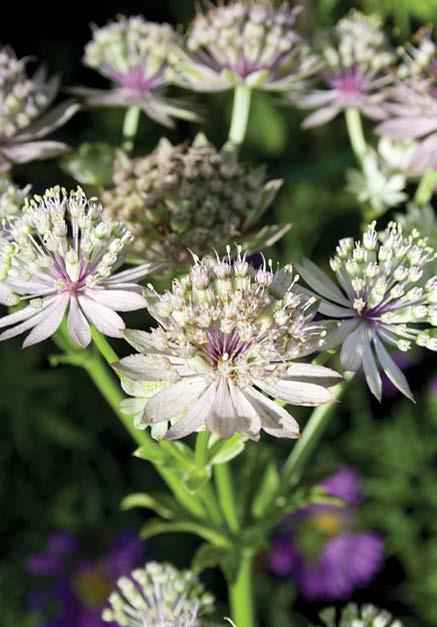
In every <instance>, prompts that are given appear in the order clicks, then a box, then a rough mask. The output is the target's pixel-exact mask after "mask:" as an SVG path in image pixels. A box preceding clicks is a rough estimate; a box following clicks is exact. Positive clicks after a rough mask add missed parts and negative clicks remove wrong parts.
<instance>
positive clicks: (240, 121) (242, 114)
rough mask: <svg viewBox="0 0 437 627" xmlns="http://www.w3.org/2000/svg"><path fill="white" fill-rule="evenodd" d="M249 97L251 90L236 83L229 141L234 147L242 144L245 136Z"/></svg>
mask: <svg viewBox="0 0 437 627" xmlns="http://www.w3.org/2000/svg"><path fill="white" fill-rule="evenodd" d="M251 98H252V90H251V88H250V87H247V85H238V87H236V88H235V91H234V104H233V106H232V118H231V127H230V130H229V141H230V142H231V144H233V146H234V147H235V148H236V149H239V148H240V147H241V146H242V144H243V142H244V138H245V137H246V130H247V124H248V121H249V113H250V102H251Z"/></svg>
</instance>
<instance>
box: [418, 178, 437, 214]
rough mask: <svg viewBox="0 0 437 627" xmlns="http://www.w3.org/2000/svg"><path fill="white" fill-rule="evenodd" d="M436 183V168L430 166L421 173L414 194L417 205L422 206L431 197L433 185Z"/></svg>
mask: <svg viewBox="0 0 437 627" xmlns="http://www.w3.org/2000/svg"><path fill="white" fill-rule="evenodd" d="M436 184H437V170H434V168H430V169H429V170H427V171H426V172H425V174H424V175H423V177H422V179H421V181H420V183H419V186H418V188H417V190H416V194H415V196H414V203H415V204H416V205H417V206H418V207H423V206H424V205H426V204H427V203H429V201H430V200H431V198H432V195H433V193H434V186H435V185H436Z"/></svg>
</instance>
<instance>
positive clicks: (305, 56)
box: [174, 0, 316, 91]
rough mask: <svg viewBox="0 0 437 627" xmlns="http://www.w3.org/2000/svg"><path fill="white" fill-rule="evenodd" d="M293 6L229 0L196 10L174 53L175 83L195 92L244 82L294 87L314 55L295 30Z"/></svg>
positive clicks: (308, 72) (274, 87)
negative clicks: (182, 43) (183, 46)
mask: <svg viewBox="0 0 437 627" xmlns="http://www.w3.org/2000/svg"><path fill="white" fill-rule="evenodd" d="M298 11H299V9H298V8H293V9H291V8H290V7H289V5H288V3H284V4H283V5H282V6H280V7H278V8H276V7H275V6H274V3H273V2H272V0H262V1H261V2H260V1H254V0H249V1H247V2H239V1H236V0H234V1H232V2H230V3H229V4H227V5H222V4H221V5H220V6H218V7H215V6H211V7H210V8H209V7H208V10H207V11H206V12H205V13H203V12H202V11H200V12H199V13H198V14H197V15H196V17H195V19H194V21H193V23H192V25H191V28H190V30H189V32H188V35H187V40H186V50H180V51H179V53H176V54H175V61H174V66H175V67H174V69H175V73H176V77H175V80H176V82H179V83H181V84H182V85H184V86H186V87H188V88H190V89H194V90H197V91H222V90H225V89H229V88H231V87H235V86H236V85H239V84H245V85H247V86H248V87H253V88H257V89H267V90H273V91H289V90H298V89H300V88H302V87H303V86H304V85H305V79H306V78H307V77H308V76H309V75H311V74H312V73H313V71H314V70H315V65H316V59H315V57H314V56H313V55H312V54H311V53H310V49H309V46H308V45H307V44H306V43H305V42H304V40H303V39H302V37H301V36H300V35H298V33H297V32H296V30H295V27H296V15H297V13H298Z"/></svg>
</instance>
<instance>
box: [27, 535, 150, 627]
mask: <svg viewBox="0 0 437 627" xmlns="http://www.w3.org/2000/svg"><path fill="white" fill-rule="evenodd" d="M143 559H144V548H143V545H142V542H141V541H140V540H138V538H137V537H136V536H135V535H134V534H132V533H131V532H129V531H125V532H123V533H121V534H120V535H119V536H118V537H116V538H115V540H114V542H113V543H112V544H111V545H110V546H109V547H108V549H107V550H106V551H105V552H104V553H103V555H101V557H100V558H98V559H96V560H89V559H83V558H82V556H81V554H80V552H79V543H78V541H77V539H76V538H75V537H74V536H71V535H70V534H66V533H64V532H56V533H54V534H52V535H51V536H50V537H49V539H48V543H47V548H46V549H45V550H44V551H42V552H41V553H38V554H35V555H31V556H30V558H29V560H28V568H29V570H30V572H31V573H33V574H34V575H36V576H39V577H44V578H46V579H48V581H49V582H50V583H49V587H48V588H46V589H45V590H44V591H42V592H40V593H38V594H37V595H34V596H33V597H32V598H31V599H30V607H31V609H33V610H37V611H38V613H39V615H43V616H46V615H47V616H51V617H52V618H47V620H45V621H44V622H43V623H42V624H40V625H39V627H69V626H70V625H71V626H72V627H73V626H74V627H103V626H104V625H105V623H104V621H103V620H102V618H101V612H102V610H103V608H104V606H105V603H106V600H107V596H108V594H109V593H110V591H111V589H112V587H113V586H114V584H115V582H116V581H117V579H118V578H119V577H122V576H123V575H129V573H130V572H131V570H132V569H133V568H134V567H135V566H136V565H137V564H138V563H139V562H141V561H142V560H143Z"/></svg>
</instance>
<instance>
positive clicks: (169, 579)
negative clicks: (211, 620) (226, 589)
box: [102, 562, 214, 627]
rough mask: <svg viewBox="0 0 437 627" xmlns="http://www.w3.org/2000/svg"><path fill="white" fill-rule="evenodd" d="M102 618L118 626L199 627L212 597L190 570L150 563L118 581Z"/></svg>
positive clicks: (211, 602)
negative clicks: (116, 588)
mask: <svg viewBox="0 0 437 627" xmlns="http://www.w3.org/2000/svg"><path fill="white" fill-rule="evenodd" d="M117 586H118V590H117V591H116V592H113V593H112V594H111V596H110V597H109V603H110V605H111V608H108V609H105V610H104V612H103V614H102V618H103V620H104V621H106V622H112V621H114V622H115V623H116V624H117V625H120V626H121V627H146V626H147V627H202V625H204V623H203V621H202V618H201V617H202V616H203V615H204V614H206V613H208V612H209V611H211V609H212V605H213V602H214V599H213V597H212V596H211V595H210V594H209V593H207V592H205V588H204V586H203V585H202V584H201V583H200V582H199V580H198V578H197V577H196V576H195V575H194V574H193V573H192V572H191V571H189V570H182V571H179V570H177V569H176V568H174V567H173V566H172V565H171V564H158V563H157V562H149V563H148V564H146V566H145V568H138V569H137V570H134V571H133V573H132V574H131V576H130V577H122V578H121V579H119V580H118V582H117Z"/></svg>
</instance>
